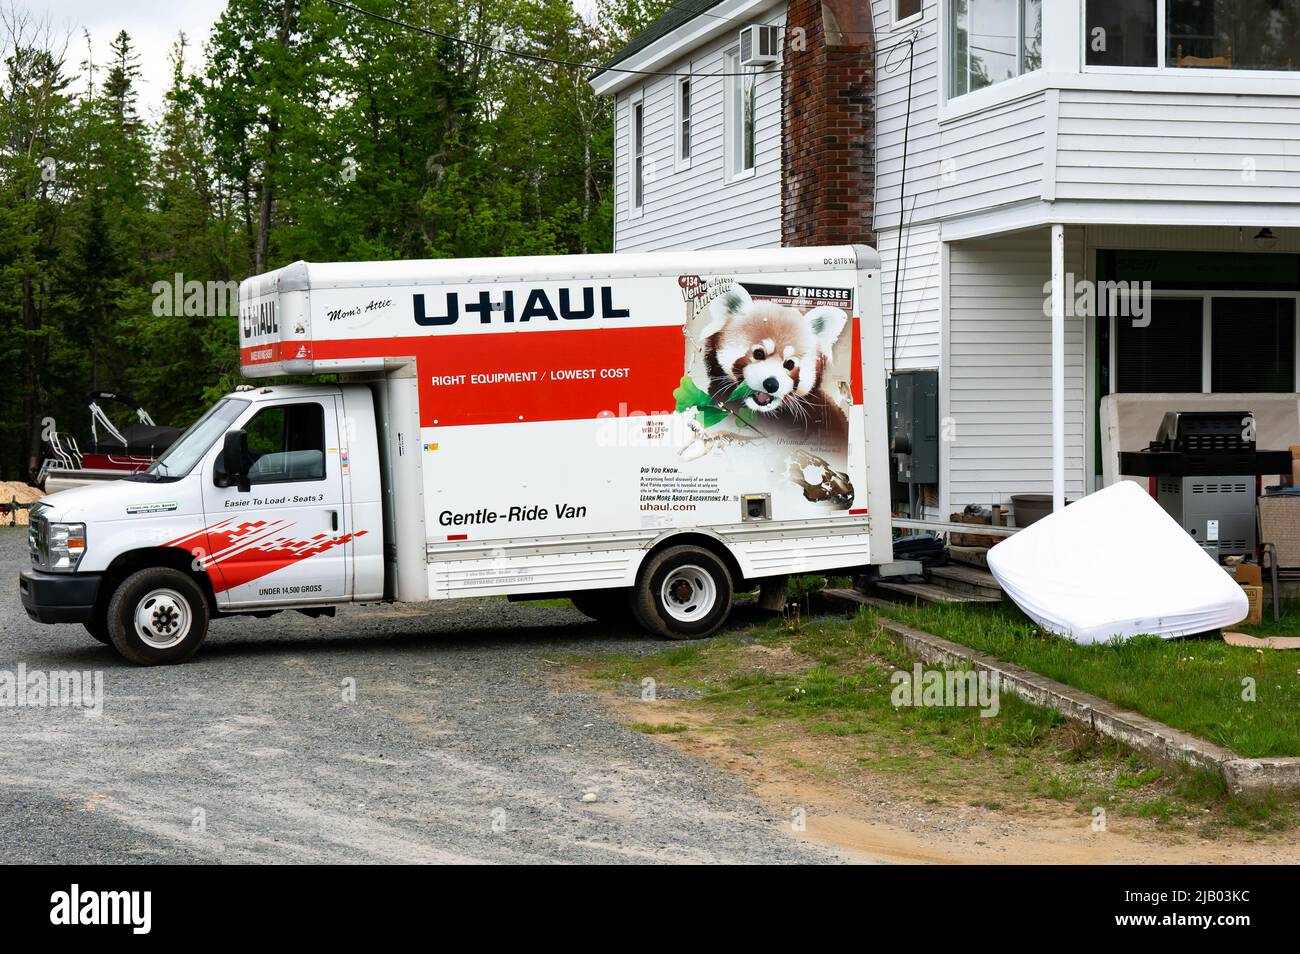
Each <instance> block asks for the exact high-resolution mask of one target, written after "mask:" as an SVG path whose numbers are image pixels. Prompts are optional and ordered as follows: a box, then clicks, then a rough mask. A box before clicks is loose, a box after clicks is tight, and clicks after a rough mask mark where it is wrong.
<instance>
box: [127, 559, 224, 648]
mask: <svg viewBox="0 0 1300 954" xmlns="http://www.w3.org/2000/svg"><path fill="white" fill-rule="evenodd" d="M107 616H108V632H109V636H110V637H112V640H113V648H114V649H116V650H117V651H118V652H119V653H121V655H122V656H123V658H125V659H128V660H130V661H131V662H133V663H137V664H138V665H141V666H166V665H171V664H174V663H182V662H185V661H186V660H187V659H189V658H190V657H191V656H193V655H194V654H195V653H196V652H197V651H198V648H199V644H200V643H202V642H203V637H205V636H206V635H207V634H208V601H207V599H206V598H205V597H204V595H203V590H202V589H201V588H200V587H199V584H198V583H196V582H195V581H194V579H193V578H192V577H190V576H188V575H187V574H185V573H182V572H181V571H180V570H174V569H172V568H170V567H151V568H149V569H147V570H138V571H137V572H135V573H132V574H131V575H130V576H128V577H127V578H126V579H125V580H123V581H122V584H121V585H120V586H118V588H117V590H116V591H115V592H114V593H113V597H112V599H110V600H109V601H108V614H107Z"/></svg>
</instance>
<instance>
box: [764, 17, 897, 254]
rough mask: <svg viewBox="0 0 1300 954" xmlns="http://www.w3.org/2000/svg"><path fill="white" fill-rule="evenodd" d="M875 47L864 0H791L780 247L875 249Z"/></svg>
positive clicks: (783, 114)
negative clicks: (862, 245)
mask: <svg viewBox="0 0 1300 954" xmlns="http://www.w3.org/2000/svg"><path fill="white" fill-rule="evenodd" d="M874 48H875V44H874V40H873V34H872V23H871V4H870V3H867V2H865V0H790V3H789V9H788V11H787V13H786V23H785V51H784V54H785V63H784V72H783V74H782V77H781V133H782V136H781V139H782V144H781V150H782V153H781V160H782V182H781V243H782V244H783V245H844V244H852V243H857V242H861V243H865V244H868V245H872V246H874V245H875V244H876V236H875V232H874V228H873V221H872V215H873V211H874V206H875V143H874V139H875V110H874V106H873V94H874V93H875V60H874V56H873V51H874Z"/></svg>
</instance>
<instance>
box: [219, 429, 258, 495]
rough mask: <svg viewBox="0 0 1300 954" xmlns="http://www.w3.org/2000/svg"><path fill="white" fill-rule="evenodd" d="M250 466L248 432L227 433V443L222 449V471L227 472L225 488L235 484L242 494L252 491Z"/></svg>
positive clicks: (235, 431)
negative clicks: (249, 480) (249, 479)
mask: <svg viewBox="0 0 1300 954" xmlns="http://www.w3.org/2000/svg"><path fill="white" fill-rule="evenodd" d="M250 466H252V462H251V461H250V460H249V459H248V432H247V431H244V430H234V431H227V432H226V439H225V443H224V444H222V447H221V469H222V470H224V471H225V472H226V475H225V486H227V487H229V486H230V485H231V484H234V485H235V487H237V488H238V489H239V492H240V493H241V494H246V493H248V492H249V491H250V490H252V485H251V484H250V483H249V482H248V469H249V467H250Z"/></svg>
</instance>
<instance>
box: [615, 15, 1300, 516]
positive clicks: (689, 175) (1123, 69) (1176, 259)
mask: <svg viewBox="0 0 1300 954" xmlns="http://www.w3.org/2000/svg"><path fill="white" fill-rule="evenodd" d="M751 23H755V24H771V25H777V26H782V27H784V31H783V36H782V42H781V53H782V58H781V62H779V63H776V64H773V65H769V66H755V67H744V66H742V65H741V63H740V60H739V58H738V57H739V48H740V31H741V29H742V28H743V27H744V26H745V25H746V24H751ZM800 44H803V45H802V46H801V45H800ZM855 53H856V55H857V59H858V62H860V63H862V64H863V66H862V72H861V74H860V75H858V76H856V77H848V79H845V78H844V77H843V76H841V77H840V78H838V79H837V78H835V77H833V76H832V77H831V78H829V79H828V78H827V77H828V76H829V75H830V74H831V73H833V70H834V68H835V65H836V64H839V68H840V69H841V70H842V71H843V70H844V69H846V67H845V66H844V64H846V63H849V62H851V61H852V58H853V56H854V55H855ZM819 63H820V64H821V65H820V66H819V65H818V64H819ZM607 66H610V67H615V68H617V69H624V70H636V71H641V72H640V73H638V72H616V71H615V70H613V69H607V70H605V71H603V72H600V73H598V74H597V75H596V76H595V77H594V78H593V80H592V83H593V86H594V87H595V88H596V89H597V90H598V91H599V92H601V93H603V94H606V95H609V96H611V97H613V98H614V100H615V103H616V105H617V138H616V155H617V160H618V162H617V175H616V194H617V209H616V216H615V245H616V249H617V250H631V249H639V250H644V249H663V248H708V247H761V246H770V245H775V244H778V243H781V242H785V243H786V244H797V243H798V244H805V243H807V242H808V241H810V240H812V241H819V242H820V241H834V242H847V241H859V242H862V241H865V242H870V243H872V244H875V245H877V247H878V248H879V249H880V250H881V254H882V257H883V259H884V262H885V274H884V285H883V287H884V290H885V295H884V297H885V301H884V307H885V315H886V320H887V327H886V338H887V342H886V347H887V349H888V350H887V352H886V354H887V360H888V356H889V355H891V354H896V359H895V364H896V366H897V367H899V368H908V367H931V368H937V369H939V376H940V401H939V403H940V412H939V413H940V417H941V419H942V420H943V424H944V431H945V442H944V443H943V445H942V450H941V455H940V458H941V459H940V483H939V486H938V488H937V495H936V496H937V500H936V502H937V504H938V510H939V511H940V512H942V513H944V514H946V513H948V512H950V511H951V510H955V509H960V508H961V507H962V506H964V505H965V504H969V503H982V504H988V503H991V502H993V501H999V502H1005V501H1006V499H1007V498H1008V497H1009V496H1010V495H1011V494H1012V493H1021V492H1031V491H1037V492H1050V491H1053V490H1055V491H1056V492H1057V493H1058V494H1060V493H1064V494H1065V495H1067V496H1071V497H1073V496H1077V495H1079V494H1081V493H1084V492H1086V491H1090V490H1092V489H1094V488H1096V487H1097V486H1099V484H1100V480H1101V462H1100V441H1099V439H1098V408H1099V402H1100V400H1101V398H1102V397H1103V396H1104V395H1106V394H1108V393H1111V392H1272V393H1277V392H1283V393H1293V392H1295V391H1296V382H1297V360H1300V348H1297V344H1296V340H1297V339H1296V336H1297V332H1298V329H1297V318H1296V311H1297V301H1300V0H1232V2H1217V0H871V2H867V0H856V2H855V0H839V2H837V0H825V2H808V0H789V2H788V3H787V2H771V0H713V2H709V0H696V2H691V0H686V2H682V3H678V4H677V5H675V6H674V7H673V8H672V9H670V11H669V13H668V14H667V15H666V16H665V17H664V18H661V20H660V21H658V22H657V23H656V24H654V25H653V26H651V27H650V28H649V29H648V30H647V31H646V32H645V33H644V34H642V36H640V37H638V38H636V40H634V41H633V43H631V44H630V45H629V46H628V47H627V48H626V49H625V50H624V51H622V52H621V53H620V54H619V56H618V57H616V58H615V59H614V60H613V61H611V63H610V64H607ZM647 74H656V75H647ZM658 74H664V75H658ZM718 74H727V75H718ZM734 74H749V75H734ZM808 75H812V76H813V77H814V79H815V80H816V81H815V82H813V83H812V84H811V85H810V83H809V82H808V79H807V77H808ZM837 83H840V84H841V86H842V85H845V84H848V85H852V83H857V84H858V85H857V86H856V87H854V89H841V88H840V86H837V85H836V84H837ZM819 84H820V85H819ZM864 84H865V86H866V87H867V88H868V92H869V95H870V103H869V104H868V105H866V106H862V107H861V108H860V109H859V111H858V113H857V114H855V122H856V125H854V123H848V122H845V121H844V119H845V116H846V114H845V113H844V112H843V111H841V112H840V113H838V114H835V115H832V116H830V117H829V118H828V119H827V121H826V122H824V123H823V126H822V127H818V128H819V130H820V131H819V134H818V135H817V136H816V137H815V138H816V141H815V142H813V143H812V144H811V148H808V147H809V143H808V142H807V141H806V139H807V137H806V136H804V137H803V139H804V140H805V141H800V139H801V137H800V128H801V124H802V125H803V126H804V127H806V126H807V123H808V122H809V121H810V120H809V117H810V116H816V115H818V114H819V113H821V112H824V111H825V110H827V109H830V108H832V107H833V106H834V104H835V103H837V102H841V101H844V100H848V99H852V98H853V96H854V94H860V93H861V92H862V89H861V87H862V86H863V85H864ZM810 91H811V94H810ZM828 130H829V132H828ZM837 137H838V138H837ZM855 146H856V147H857V148H858V149H859V151H861V152H863V153H864V157H859V156H857V155H856V154H853V155H850V160H852V161H857V162H858V166H857V169H856V174H857V176H858V184H859V186H860V191H861V193H862V194H861V195H859V196H856V197H851V198H856V199H857V200H859V201H858V203H857V204H856V205H853V204H852V203H850V205H851V206H852V213H853V214H852V215H851V216H850V217H849V218H848V219H847V220H846V219H845V218H844V215H843V213H844V209H843V207H842V206H843V204H844V203H843V201H842V200H843V199H844V196H843V195H842V190H839V189H836V188H831V189H825V190H822V191H818V190H817V189H815V188H811V187H810V183H812V182H816V181H818V180H817V176H818V169H828V170H830V172H831V173H832V174H833V173H834V172H835V169H836V166H837V162H840V161H841V160H843V159H844V155H845V153H844V150H845V149H846V148H850V149H851V148H853V147H855ZM810 157H811V158H810ZM904 159H905V161H906V175H905V176H904ZM809 196H812V198H809ZM800 216H803V219H802V220H801V219H800ZM809 216H811V217H812V218H813V220H815V221H827V222H830V223H831V225H830V226H829V227H828V228H825V229H821V230H820V231H819V230H817V228H814V229H813V230H812V231H809V228H807V227H803V228H800V227H799V224H800V221H802V222H803V223H804V226H806V225H807V222H808V217H809ZM900 247H901V248H902V249H903V254H902V255H901V261H902V267H901V268H900V267H899V261H900V254H899V249H900ZM1053 279H1055V282H1056V283H1055V285H1053V284H1050V283H1051V282H1052V281H1053ZM896 282H897V286H898V287H897V292H896V293H895V283H896ZM1098 282H1110V283H1118V282H1133V283H1137V284H1135V285H1134V286H1133V287H1134V288H1136V289H1141V288H1142V287H1143V286H1142V284H1141V283H1145V282H1150V283H1151V285H1150V288H1151V290H1152V291H1151V300H1150V303H1149V309H1148V310H1146V311H1138V309H1140V308H1141V307H1142V301H1141V300H1136V301H1133V302H1132V306H1133V309H1134V311H1135V312H1136V313H1135V314H1128V313H1127V312H1126V311H1125V309H1126V306H1128V305H1129V304H1130V303H1129V302H1128V301H1127V300H1125V299H1117V300H1115V301H1114V302H1109V303H1108V301H1107V299H1108V289H1113V288H1116V287H1118V286H1116V285H1113V284H1112V285H1109V286H1101V291H1102V294H1101V295H1100V296H1099V297H1100V298H1101V302H1100V304H1098V303H1096V301H1095V299H1096V298H1097V297H1098V296H1097V295H1095V294H1093V292H1094V291H1096V287H1095V286H1093V285H1090V284H1088V283H1098ZM1053 289H1058V290H1059V291H1060V294H1059V295H1053V294H1052V290H1053ZM895 297H897V306H896V307H895ZM1054 306H1055V307H1054ZM1116 311H1121V312H1125V313H1124V314H1114V313H1113V312H1116ZM1152 436H1154V435H1152Z"/></svg>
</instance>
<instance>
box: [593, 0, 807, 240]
mask: <svg viewBox="0 0 1300 954" xmlns="http://www.w3.org/2000/svg"><path fill="white" fill-rule="evenodd" d="M784 19H785V18H784V12H783V11H782V14H781V15H780V16H777V15H776V14H775V13H774V14H773V16H771V17H769V18H767V19H766V22H768V23H776V24H781V23H784ZM735 45H736V34H735V33H734V32H732V31H728V32H727V33H725V34H724V35H723V36H721V37H719V38H717V39H716V40H714V41H712V42H711V43H709V44H708V45H706V46H703V47H700V48H699V49H697V50H692V51H691V53H690V70H691V73H692V76H691V101H692V102H691V157H690V162H689V164H687V163H684V162H679V161H678V159H677V156H678V155H679V152H678V149H679V146H680V132H679V129H678V125H677V121H678V116H679V111H678V103H677V96H678V76H662V77H652V78H648V79H647V80H646V81H645V82H644V83H642V84H640V85H639V86H637V87H635V88H634V90H633V91H625V92H622V93H619V94H618V95H617V97H616V99H615V109H616V114H615V129H614V132H615V137H614V150H615V156H616V157H622V156H626V155H627V154H628V153H627V151H628V148H629V146H630V140H629V127H630V125H631V108H630V101H631V98H632V95H634V94H635V93H639V94H640V95H642V96H643V97H644V102H645V107H644V108H645V112H644V117H645V205H644V208H643V209H642V211H641V213H640V216H639V217H637V218H633V217H632V216H631V196H630V179H629V166H628V163H626V162H622V161H620V162H616V163H615V165H614V169H615V181H614V203H615V208H614V248H615V250H616V251H619V252H632V251H661V250H666V249H714V248H779V247H780V245H781V71H780V66H779V65H778V66H772V67H768V68H767V69H764V70H760V71H758V73H757V75H756V77H755V82H756V89H755V105H756V111H755V136H754V139H755V141H754V152H755V168H754V172H753V173H752V174H751V175H749V176H747V177H746V178H741V179H737V180H734V181H728V176H727V171H726V167H725V164H724V163H725V156H724V152H725V150H724V139H725V132H724V130H725V128H726V122H725V118H724V117H725V105H726V104H725V102H724V87H725V85H726V84H725V82H724V77H722V76H721V75H720V74H721V73H723V72H725V66H724V62H725V60H724V56H723V54H724V52H725V51H727V50H729V49H731V48H733V47H734V46H735ZM684 70H685V61H683V63H682V65H679V66H677V67H671V66H670V67H668V68H666V69H665V70H664V72H670V73H671V72H676V73H677V74H681V73H683V72H684Z"/></svg>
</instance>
